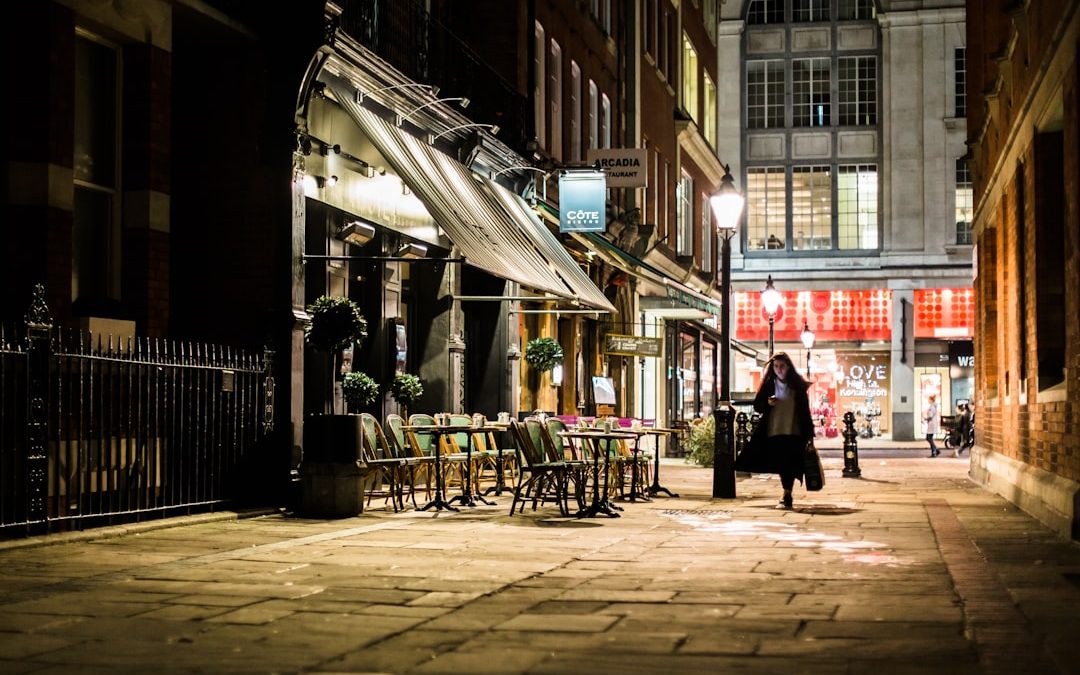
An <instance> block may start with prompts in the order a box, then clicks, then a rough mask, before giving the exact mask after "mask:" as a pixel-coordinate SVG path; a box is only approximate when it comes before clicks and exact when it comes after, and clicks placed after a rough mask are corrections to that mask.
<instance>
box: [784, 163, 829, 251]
mask: <svg viewBox="0 0 1080 675" xmlns="http://www.w3.org/2000/svg"><path fill="white" fill-rule="evenodd" d="M791 232H792V235H793V236H792V248H793V249H794V250H796V251H800V250H816V249H831V248H832V171H831V169H830V167H828V166H796V167H794V168H792V170H791Z"/></svg>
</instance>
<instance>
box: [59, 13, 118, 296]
mask: <svg viewBox="0 0 1080 675" xmlns="http://www.w3.org/2000/svg"><path fill="white" fill-rule="evenodd" d="M74 59H75V90H74V100H73V107H74V110H73V114H74V126H75V128H74V138H73V141H74V162H75V165H74V173H73V179H74V181H73V182H74V205H73V214H72V233H71V236H72V274H71V297H72V298H73V299H74V300H75V301H76V302H79V301H81V302H79V304H80V305H81V306H82V309H81V310H80V311H81V312H84V313H96V312H100V309H99V308H100V307H101V306H102V305H103V304H106V305H108V304H114V302H115V301H117V300H119V299H120V208H119V204H118V201H119V187H120V186H119V176H120V169H119V161H120V131H119V129H120V127H119V124H120V114H119V111H120V82H121V80H120V72H121V70H120V68H121V64H120V49H119V47H117V46H116V45H114V44H111V43H109V42H106V41H105V40H103V39H101V38H98V37H97V36H95V35H92V34H90V33H87V32H84V31H82V30H81V29H79V30H77V31H76V35H75V56H74ZM110 301H113V302H110Z"/></svg>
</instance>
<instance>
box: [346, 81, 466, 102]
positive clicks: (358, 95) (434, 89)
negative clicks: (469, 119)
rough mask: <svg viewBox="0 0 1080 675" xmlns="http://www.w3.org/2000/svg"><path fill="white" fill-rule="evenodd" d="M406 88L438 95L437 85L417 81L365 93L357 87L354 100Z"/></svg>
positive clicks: (361, 99)
mask: <svg viewBox="0 0 1080 675" xmlns="http://www.w3.org/2000/svg"><path fill="white" fill-rule="evenodd" d="M407 88H416V89H427V90H428V91H430V92H431V95H432V96H438V95H439V88H438V87H437V86H435V85H434V84H421V83H419V82H406V83H404V84H392V85H390V86H389V87H380V88H378V89H373V90H371V91H369V92H367V93H366V94H365V93H364V92H362V91H360V90H359V89H357V90H356V102H357V103H363V102H364V97H365V96H371V95H372V94H381V93H382V92H384V91H393V90H394V89H407ZM462 107H464V106H462Z"/></svg>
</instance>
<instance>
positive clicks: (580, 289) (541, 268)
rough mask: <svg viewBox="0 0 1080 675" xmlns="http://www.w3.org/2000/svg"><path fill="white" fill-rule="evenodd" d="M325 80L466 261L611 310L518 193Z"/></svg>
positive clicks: (501, 275) (340, 86) (599, 292)
mask: <svg viewBox="0 0 1080 675" xmlns="http://www.w3.org/2000/svg"><path fill="white" fill-rule="evenodd" d="M327 84H328V88H329V89H331V91H333V93H334V98H335V99H336V100H337V101H338V103H339V104H340V105H341V106H342V108H343V109H344V110H345V111H346V112H347V113H348V114H349V116H350V117H352V119H353V120H354V121H355V122H356V124H357V126H359V128H360V129H361V131H363V132H364V134H365V135H366V136H367V137H368V138H369V139H370V140H371V142H372V144H373V145H374V146H375V147H376V148H377V149H378V150H379V152H380V153H381V154H382V155H383V157H385V158H386V161H387V162H388V163H389V164H390V165H391V166H392V167H393V168H394V171H395V172H396V173H397V174H398V176H400V177H401V179H402V180H403V181H404V182H405V184H406V185H407V186H409V189H411V190H412V192H413V194H415V195H416V196H417V197H418V198H419V199H420V201H421V202H423V203H424V206H425V207H426V208H427V209H428V211H429V212H430V213H431V216H432V217H433V218H434V219H435V221H436V222H437V223H438V224H439V226H440V227H441V228H442V229H443V230H444V231H445V232H446V235H447V236H448V237H449V238H450V240H451V241H452V242H454V244H455V245H456V246H457V247H458V248H459V249H460V250H461V253H462V254H463V255H464V257H465V262H466V264H468V265H472V266H474V267H478V268H480V269H482V270H484V271H486V272H488V273H490V274H493V275H495V276H497V277H501V278H503V279H509V280H512V281H516V282H518V283H519V284H521V285H522V286H525V287H527V288H530V289H533V290H535V291H540V292H546V293H550V294H552V295H555V296H558V297H560V298H564V299H566V300H570V301H573V302H575V303H578V304H580V305H584V306H587V307H592V308H596V309H598V310H600V311H605V312H615V307H614V306H613V305H612V304H611V303H610V302H608V300H607V298H606V297H604V294H603V293H602V292H601V291H600V289H599V288H597V287H596V285H595V284H593V283H592V281H590V280H589V277H588V276H587V275H586V274H585V272H584V271H582V269H581V268H580V267H579V266H578V264H577V262H576V261H575V260H574V259H573V258H572V257H571V256H570V254H569V253H567V252H566V249H565V248H563V246H562V244H560V243H559V241H558V240H557V239H556V238H555V236H554V235H553V234H552V233H551V232H550V231H549V230H548V229H547V226H546V225H544V224H543V223H542V222H540V220H539V219H538V218H537V217H536V215H535V214H534V213H533V212H532V210H531V209H529V207H528V206H527V205H526V204H525V202H524V201H523V200H522V199H521V198H520V197H518V196H517V195H515V194H513V193H512V192H510V191H509V190H507V189H506V188H504V187H502V186H501V185H498V184H497V183H495V182H494V181H491V180H489V179H487V178H484V177H481V176H478V175H476V174H475V173H473V172H472V171H470V170H469V169H468V168H466V167H465V166H464V165H462V164H461V163H460V162H458V161H457V160H455V159H453V158H451V157H448V156H446V155H444V154H443V153H441V152H439V151H438V150H436V149H435V148H433V147H431V146H429V145H428V144H427V143H425V142H423V141H421V140H420V139H418V138H416V137H414V136H413V135H411V134H409V133H408V132H406V131H404V130H402V129H400V128H398V127H397V126H395V125H393V124H390V123H388V122H386V121H385V120H383V119H382V118H381V117H379V116H378V115H376V114H375V113H374V112H372V111H370V110H368V109H366V108H364V107H363V106H362V105H360V104H359V103H357V102H356V97H355V95H354V94H353V93H352V89H351V87H348V86H346V85H343V84H339V83H335V82H334V81H331V82H328V83H327Z"/></svg>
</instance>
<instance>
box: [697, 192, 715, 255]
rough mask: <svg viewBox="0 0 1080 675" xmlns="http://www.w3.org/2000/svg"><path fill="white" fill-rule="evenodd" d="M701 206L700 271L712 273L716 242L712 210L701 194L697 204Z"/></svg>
mask: <svg viewBox="0 0 1080 675" xmlns="http://www.w3.org/2000/svg"><path fill="white" fill-rule="evenodd" d="M698 203H700V204H701V271H702V272H712V271H713V242H714V241H716V237H717V236H718V235H717V232H716V228H714V227H713V220H712V209H711V208H709V196H708V195H707V194H704V193H702V194H701V195H700V200H699V202H698Z"/></svg>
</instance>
